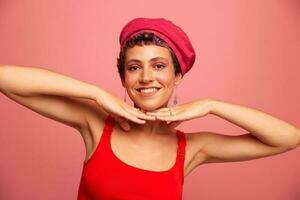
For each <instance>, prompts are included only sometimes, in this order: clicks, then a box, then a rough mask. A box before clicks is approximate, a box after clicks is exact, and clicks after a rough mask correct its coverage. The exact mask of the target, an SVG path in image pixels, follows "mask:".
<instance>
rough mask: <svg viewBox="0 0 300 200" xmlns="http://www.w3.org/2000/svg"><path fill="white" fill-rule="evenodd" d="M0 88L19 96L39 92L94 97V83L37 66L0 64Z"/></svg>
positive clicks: (96, 90) (96, 91)
mask: <svg viewBox="0 0 300 200" xmlns="http://www.w3.org/2000/svg"><path fill="white" fill-rule="evenodd" d="M0 89H1V91H6V92H11V93H13V94H16V95H20V96H36V95H41V94H46V95H57V96H68V97H79V98H87V99H95V98H96V94H97V93H99V91H101V89H100V88H99V87H96V86H95V85H92V84H89V83H86V82H83V81H80V80H77V79H74V78H71V77H69V76H66V75H63V74H60V73H56V72H54V71H50V70H46V69H42V68H38V67H21V66H1V67H0Z"/></svg>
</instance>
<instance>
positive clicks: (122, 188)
mask: <svg viewBox="0 0 300 200" xmlns="http://www.w3.org/2000/svg"><path fill="white" fill-rule="evenodd" d="M113 123H114V118H113V117H112V116H111V115H108V117H107V118H106V120H105V126H104V129H103V133H102V135H101V138H100V141H99V143H98V145H97V147H96V150H95V151H94V153H93V154H92V156H91V157H90V159H89V160H88V161H87V162H86V163H83V170H82V174H81V180H80V184H79V190H78V198H77V199H78V200H154V199H155V200H181V199H182V188H183V183H184V159H185V146H186V140H185V135H184V133H183V132H181V131H179V130H176V135H177V139H178V140H177V157H176V162H175V164H174V165H173V166H172V168H170V169H168V170H165V171H150V170H146V169H140V168H137V167H134V166H131V165H128V164H126V163H125V162H123V161H122V160H120V159H119V158H118V157H117V156H116V155H115V154H114V153H113V151H112V148H111V133H112V128H113Z"/></svg>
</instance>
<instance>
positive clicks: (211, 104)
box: [207, 99, 219, 114]
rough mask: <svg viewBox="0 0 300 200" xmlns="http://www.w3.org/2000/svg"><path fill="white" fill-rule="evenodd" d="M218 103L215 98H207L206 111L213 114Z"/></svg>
mask: <svg viewBox="0 0 300 200" xmlns="http://www.w3.org/2000/svg"><path fill="white" fill-rule="evenodd" d="M218 103H219V101H217V100H214V99H209V100H208V103H207V104H208V106H207V107H208V113H209V114H215V112H216V107H217V104H218Z"/></svg>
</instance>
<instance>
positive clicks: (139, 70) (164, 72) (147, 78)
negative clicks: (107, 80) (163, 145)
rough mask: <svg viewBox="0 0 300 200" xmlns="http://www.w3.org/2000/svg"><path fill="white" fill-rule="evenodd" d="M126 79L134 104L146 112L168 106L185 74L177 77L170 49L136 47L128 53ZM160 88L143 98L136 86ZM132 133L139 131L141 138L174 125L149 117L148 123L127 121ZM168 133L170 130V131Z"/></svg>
mask: <svg viewBox="0 0 300 200" xmlns="http://www.w3.org/2000/svg"><path fill="white" fill-rule="evenodd" d="M124 73H125V74H124V75H125V79H124V80H123V81H122V85H123V87H124V88H125V89H126V90H127V93H128V95H129V97H130V98H131V100H132V101H133V102H134V107H135V108H138V109H139V110H140V111H142V112H143V113H146V112H150V111H155V110H158V109H161V108H166V107H167V105H168V102H169V100H170V98H171V96H172V94H173V91H174V88H175V87H176V86H177V85H178V84H179V83H180V81H181V79H182V76H181V75H177V76H175V69H174V66H173V62H172V58H171V55H170V52H169V51H168V49H166V48H164V47H160V46H156V45H145V46H134V47H133V48H130V49H128V50H127V52H126V60H125V72H124ZM151 86H155V87H160V88H161V89H160V90H159V91H158V92H157V93H156V94H155V95H154V96H151V97H142V96H141V95H140V94H139V92H138V91H136V88H139V87H151ZM127 123H128V124H129V126H130V129H131V131H132V132H139V137H151V136H153V135H155V134H158V133H165V132H166V130H170V129H171V127H170V126H169V125H168V124H167V122H166V121H164V120H158V119H156V120H146V123H145V124H136V123H132V122H127ZM167 132H168V131H167Z"/></svg>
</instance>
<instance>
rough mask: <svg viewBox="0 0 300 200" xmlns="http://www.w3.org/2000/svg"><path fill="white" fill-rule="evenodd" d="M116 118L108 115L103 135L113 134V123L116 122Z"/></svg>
mask: <svg viewBox="0 0 300 200" xmlns="http://www.w3.org/2000/svg"><path fill="white" fill-rule="evenodd" d="M114 121H115V119H114V117H113V116H111V115H108V116H107V117H106V119H105V125H104V129H103V133H102V134H103V136H109V137H110V136H111V132H112V129H113V123H114Z"/></svg>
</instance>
